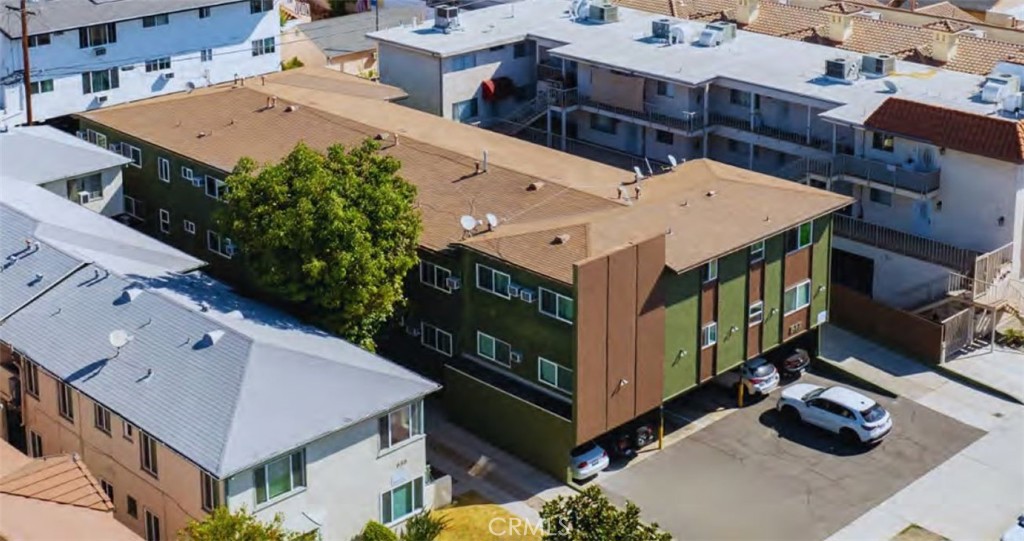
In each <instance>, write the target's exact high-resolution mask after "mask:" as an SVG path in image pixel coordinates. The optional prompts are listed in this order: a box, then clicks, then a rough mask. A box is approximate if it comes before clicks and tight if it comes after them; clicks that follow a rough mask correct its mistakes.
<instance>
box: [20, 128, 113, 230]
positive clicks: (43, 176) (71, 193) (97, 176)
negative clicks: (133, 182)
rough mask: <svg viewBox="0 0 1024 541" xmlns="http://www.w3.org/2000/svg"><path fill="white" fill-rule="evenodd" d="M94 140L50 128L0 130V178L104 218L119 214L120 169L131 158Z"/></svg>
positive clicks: (99, 140) (93, 137)
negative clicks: (34, 188) (37, 189)
mask: <svg viewBox="0 0 1024 541" xmlns="http://www.w3.org/2000/svg"><path fill="white" fill-rule="evenodd" d="M83 136H84V137H89V135H87V134H85V133H84V132H83ZM92 140H93V141H96V144H92V143H89V142H88V141H83V140H81V139H79V138H76V137H74V136H72V135H68V134H67V133H64V132H62V131H60V130H57V129H54V128H51V127H49V126H31V127H21V128H9V129H8V130H6V131H0V161H3V164H4V165H3V169H2V170H0V180H2V181H3V182H4V183H6V182H29V183H32V184H35V185H37V186H41V187H43V188H45V189H46V190H49V191H51V192H53V193H55V194H57V195H59V196H61V197H64V198H67V199H68V200H69V201H73V202H75V203H78V204H79V205H82V206H84V207H86V208H88V209H89V210H92V211H95V212H98V213H100V214H103V215H104V216H109V217H115V216H119V215H121V214H122V213H123V212H124V193H123V192H122V191H121V170H122V168H123V167H124V165H125V164H128V163H131V160H130V159H129V158H125V157H124V156H121V155H120V154H115V153H113V152H111V151H110V150H108V149H107V146H106V144H105V143H104V141H102V139H99V138H97V137H96V136H95V135H94V134H93V135H92ZM97 145H99V146H97Z"/></svg>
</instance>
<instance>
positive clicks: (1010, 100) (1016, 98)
mask: <svg viewBox="0 0 1024 541" xmlns="http://www.w3.org/2000/svg"><path fill="white" fill-rule="evenodd" d="M1022 105H1024V93H1021V92H1017V93H1015V94H1010V95H1009V96H1008V97H1006V98H1005V99H1004V100H1003V111H1004V112H1006V113H1010V114H1013V115H1015V116H1018V117H1019V116H1020V109H1021V106H1022Z"/></svg>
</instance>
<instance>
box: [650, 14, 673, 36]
mask: <svg viewBox="0 0 1024 541" xmlns="http://www.w3.org/2000/svg"><path fill="white" fill-rule="evenodd" d="M671 29H672V21H670V20H669V19H658V20H656V21H651V34H652V35H653V36H654V39H664V40H667V39H668V38H669V33H670V32H671Z"/></svg>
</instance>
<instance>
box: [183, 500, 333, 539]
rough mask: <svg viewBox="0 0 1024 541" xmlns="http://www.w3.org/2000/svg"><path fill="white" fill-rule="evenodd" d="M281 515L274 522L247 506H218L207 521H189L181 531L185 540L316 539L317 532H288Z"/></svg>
mask: <svg viewBox="0 0 1024 541" xmlns="http://www.w3.org/2000/svg"><path fill="white" fill-rule="evenodd" d="M282 520H283V519H282V518H281V515H277V516H275V517H274V520H273V521H271V522H270V523H265V522H260V521H259V520H258V519H257V518H256V517H255V516H253V515H252V513H250V512H249V511H248V510H246V509H245V508H242V509H239V510H238V511H235V512H231V511H228V509H227V507H218V508H216V509H214V510H213V513H210V514H209V515H208V516H207V517H206V518H204V519H203V520H193V521H192V522H189V524H188V526H185V528H184V529H182V530H181V531H180V532H178V539H180V540H182V541H316V539H317V534H316V532H315V531H314V532H307V533H296V532H289V531H286V530H285V529H284V528H283V527H282V526H281V522H282Z"/></svg>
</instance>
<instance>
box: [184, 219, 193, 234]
mask: <svg viewBox="0 0 1024 541" xmlns="http://www.w3.org/2000/svg"><path fill="white" fill-rule="evenodd" d="M182 222H183V223H182V227H183V228H184V229H185V232H186V233H188V234H189V235H195V234H196V223H195V222H193V221H191V220H182Z"/></svg>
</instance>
